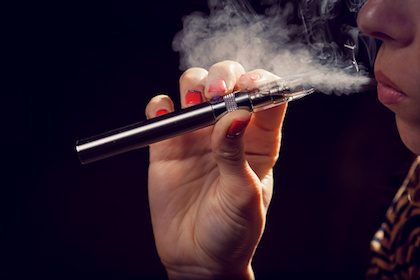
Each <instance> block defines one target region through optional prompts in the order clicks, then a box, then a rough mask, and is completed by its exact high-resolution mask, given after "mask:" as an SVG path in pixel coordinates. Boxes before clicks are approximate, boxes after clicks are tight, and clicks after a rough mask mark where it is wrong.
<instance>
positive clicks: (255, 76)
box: [241, 73, 261, 82]
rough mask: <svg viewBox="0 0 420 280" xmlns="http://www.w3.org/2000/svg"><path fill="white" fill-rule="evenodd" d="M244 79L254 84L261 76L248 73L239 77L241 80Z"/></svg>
mask: <svg viewBox="0 0 420 280" xmlns="http://www.w3.org/2000/svg"><path fill="white" fill-rule="evenodd" d="M245 78H246V79H249V80H251V81H254V82H255V81H257V80H259V79H261V76H260V75H258V74H257V73H248V74H243V75H242V76H241V79H245Z"/></svg>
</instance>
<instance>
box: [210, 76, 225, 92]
mask: <svg viewBox="0 0 420 280" xmlns="http://www.w3.org/2000/svg"><path fill="white" fill-rule="evenodd" d="M209 92H211V93H226V92H227V86H226V82H225V81H224V80H223V79H217V80H213V81H211V82H210V85H209Z"/></svg>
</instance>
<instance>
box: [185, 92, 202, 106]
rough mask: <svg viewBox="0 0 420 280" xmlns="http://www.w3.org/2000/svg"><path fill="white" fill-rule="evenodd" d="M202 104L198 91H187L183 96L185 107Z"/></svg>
mask: <svg viewBox="0 0 420 280" xmlns="http://www.w3.org/2000/svg"><path fill="white" fill-rule="evenodd" d="M202 102H203V97H202V96H201V92H200V91H198V90H189V91H188V92H187V95H186V96H185V103H187V105H197V104H200V103H202Z"/></svg>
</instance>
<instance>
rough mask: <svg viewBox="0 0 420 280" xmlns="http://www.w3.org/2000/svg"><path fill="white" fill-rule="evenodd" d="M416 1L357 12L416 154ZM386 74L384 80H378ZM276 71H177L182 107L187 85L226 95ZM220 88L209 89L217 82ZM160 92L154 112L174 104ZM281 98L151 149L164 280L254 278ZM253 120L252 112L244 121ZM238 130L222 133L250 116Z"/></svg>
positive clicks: (383, 1) (419, 75)
mask: <svg viewBox="0 0 420 280" xmlns="http://www.w3.org/2000/svg"><path fill="white" fill-rule="evenodd" d="M419 14H420V1H418V0H406V1H404V5H402V4H400V1H395V0H371V1H368V3H367V4H366V5H365V6H364V7H363V9H362V10H361V11H360V13H359V17H358V24H359V27H360V28H361V30H362V31H363V32H365V33H366V34H368V35H370V36H372V37H375V38H378V39H380V40H382V41H383V44H382V46H381V48H380V51H379V53H378V57H377V59H376V64H375V73H376V74H377V76H378V77H379V78H378V79H379V82H380V83H381V84H385V85H386V86H387V87H389V86H392V88H393V89H397V90H398V92H399V93H401V95H402V101H401V102H398V103H395V104H386V106H387V107H388V108H389V109H391V110H392V111H393V112H395V116H396V122H397V126H398V129H399V132H400V135H401V138H402V140H403V141H404V143H405V144H406V145H407V147H408V148H409V149H411V150H412V151H413V152H414V153H415V154H417V155H419V154H420V92H419V91H418V89H419V88H420V66H419V65H420V17H419V16H418V15H419ZM384 77H386V78H384ZM274 78H276V76H275V75H273V74H271V73H269V72H267V71H264V70H260V69H258V70H252V71H249V72H247V70H245V69H244V68H243V67H242V66H241V65H240V64H238V63H237V62H234V61H223V62H220V63H217V64H215V65H214V66H212V67H211V68H210V69H209V70H208V71H207V70H205V69H202V68H191V69H188V70H187V71H186V72H185V73H184V74H183V75H182V76H181V78H180V94H181V101H182V104H181V105H182V107H186V106H187V104H186V102H185V99H186V94H187V92H188V90H198V91H200V92H202V93H203V99H210V98H212V97H215V96H220V95H224V94H228V93H230V92H232V91H233V90H236V89H245V88H248V87H252V86H254V85H255V84H258V83H261V82H265V81H269V80H272V79H274ZM220 79H222V80H224V82H225V84H226V90H225V91H219V92H212V90H211V89H212V88H211V87H210V85H211V84H212V82H213V81H215V80H220ZM209 89H210V91H209ZM173 108H174V106H173V103H172V101H171V100H170V98H169V97H168V96H163V95H159V96H156V97H155V98H153V99H152V100H151V101H150V103H149V104H148V106H147V108H146V115H147V116H148V117H149V118H152V117H154V116H155V115H156V112H157V111H158V110H161V109H166V110H167V111H169V112H171V111H173ZM285 111H286V105H283V106H279V107H276V108H272V109H270V110H266V111H262V112H258V113H255V114H253V115H252V117H251V116H250V113H249V112H246V111H242V110H239V111H235V112H232V113H229V114H227V115H226V116H225V117H223V118H222V119H221V120H220V121H219V122H217V123H216V125H215V126H214V127H209V128H206V129H202V130H199V131H196V132H193V133H189V134H186V135H182V136H179V137H176V138H173V139H169V140H166V141H163V142H160V143H156V144H153V145H151V147H150V167H149V201H150V211H151V217H152V225H153V231H154V235H155V240H156V247H157V250H158V253H159V256H160V258H161V261H162V263H163V265H164V266H165V268H166V270H167V272H168V276H169V278H171V279H178V278H182V279H189V278H191V279H223V278H225V279H253V278H254V274H253V270H252V267H251V260H252V257H253V255H254V252H255V249H256V247H257V245H258V242H259V240H260V238H261V236H262V233H263V231H264V226H265V219H266V212H267V208H268V205H269V203H270V200H271V196H272V190H273V177H272V168H273V166H274V164H275V162H276V160H277V158H278V153H279V149H280V140H281V127H282V122H283V119H284V114H285ZM250 118H251V119H250ZM249 119H250V122H249V124H248V127H247V129H246V131H245V132H244V133H241V134H240V135H239V136H237V137H234V138H230V137H226V134H227V132H228V130H229V127H230V126H231V125H232V123H233V122H234V121H235V120H239V121H244V122H246V121H248V120H249Z"/></svg>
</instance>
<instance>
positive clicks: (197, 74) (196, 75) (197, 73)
mask: <svg viewBox="0 0 420 280" xmlns="http://www.w3.org/2000/svg"><path fill="white" fill-rule="evenodd" d="M206 75H207V70H205V69H204V68H199V67H193V68H189V69H187V70H185V72H184V73H182V75H181V77H180V78H179V83H192V82H199V81H201V80H202V79H203V77H204V76H206Z"/></svg>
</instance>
